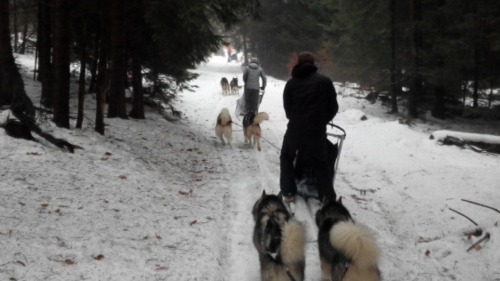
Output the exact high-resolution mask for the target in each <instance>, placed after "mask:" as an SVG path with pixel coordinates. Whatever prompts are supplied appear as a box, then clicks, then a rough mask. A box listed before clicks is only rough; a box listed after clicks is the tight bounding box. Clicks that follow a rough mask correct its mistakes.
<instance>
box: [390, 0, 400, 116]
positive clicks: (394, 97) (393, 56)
mask: <svg viewBox="0 0 500 281" xmlns="http://www.w3.org/2000/svg"><path fill="white" fill-rule="evenodd" d="M389 6H390V7H389V10H390V13H391V27H390V28H391V113H398V96H397V94H398V89H397V86H398V85H397V84H396V0H390V3H389Z"/></svg>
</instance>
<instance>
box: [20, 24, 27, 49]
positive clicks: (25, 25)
mask: <svg viewBox="0 0 500 281" xmlns="http://www.w3.org/2000/svg"><path fill="white" fill-rule="evenodd" d="M27 37H28V23H27V22H26V23H25V24H24V28H23V42H22V43H21V46H20V47H19V53H20V54H23V55H24V53H26V40H27V39H28V38H27Z"/></svg>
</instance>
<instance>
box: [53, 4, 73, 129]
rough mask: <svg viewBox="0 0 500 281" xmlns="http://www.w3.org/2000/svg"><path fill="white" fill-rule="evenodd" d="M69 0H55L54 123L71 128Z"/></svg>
mask: <svg viewBox="0 0 500 281" xmlns="http://www.w3.org/2000/svg"><path fill="white" fill-rule="evenodd" d="M69 1H70V0H53V1H52V5H53V9H54V20H53V38H52V39H53V60H54V64H53V72H52V74H53V80H52V81H53V92H54V100H53V101H54V123H55V124H56V125H57V126H58V127H64V128H68V129H69V83H70V73H69V72H70V69H69V64H70V33H69V28H68V27H69V24H68V22H69V8H70V7H69Z"/></svg>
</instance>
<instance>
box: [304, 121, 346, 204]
mask: <svg viewBox="0 0 500 281" xmlns="http://www.w3.org/2000/svg"><path fill="white" fill-rule="evenodd" d="M329 125H330V126H331V128H332V129H333V130H334V131H333V132H328V133H327V139H328V142H327V153H328V168H329V169H331V171H332V173H331V176H332V178H331V181H332V182H333V186H334V187H335V176H336V175H337V168H338V165H339V161H340V152H341V151H342V145H343V143H344V139H345V138H346V132H345V130H344V129H342V128H341V127H339V126H337V125H335V124H333V123H330V124H329ZM294 174H295V183H296V184H297V194H298V195H299V196H301V197H302V198H304V199H305V200H308V199H309V198H314V199H318V200H319V195H318V185H317V179H316V175H315V171H314V169H313V168H312V167H311V161H310V160H309V159H308V158H307V155H304V153H302V154H301V152H300V151H299V152H298V153H297V158H296V160H295V166H294Z"/></svg>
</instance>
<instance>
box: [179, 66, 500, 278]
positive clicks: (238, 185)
mask: <svg viewBox="0 0 500 281" xmlns="http://www.w3.org/2000/svg"><path fill="white" fill-rule="evenodd" d="M197 72H198V73H199V74H200V77H199V81H200V83H203V84H204V85H209V88H208V89H207V88H206V87H202V88H200V91H198V92H196V93H195V94H191V93H187V94H184V95H183V97H182V100H183V106H185V109H186V110H188V108H189V111H192V112H194V115H193V116H190V117H189V120H190V124H191V125H192V126H195V127H197V129H199V130H200V131H201V132H203V134H205V135H206V136H207V138H209V139H211V140H212V141H213V144H214V145H215V146H218V147H217V151H218V152H217V153H218V154H219V155H220V159H221V163H223V165H224V167H226V168H225V170H226V171H227V173H228V178H229V182H228V183H227V184H228V185H229V193H228V196H229V199H228V200H227V202H228V203H229V205H228V212H227V214H228V217H227V218H226V219H227V221H226V222H227V223H228V224H229V226H228V229H227V235H228V241H229V246H228V251H229V253H230V255H229V256H228V259H227V261H226V262H227V263H226V273H227V274H228V275H229V277H230V278H228V279H230V280H258V261H257V255H256V251H255V249H254V248H253V245H252V243H251V233H252V227H253V221H252V218H251V216H250V210H251V207H252V205H253V203H254V202H255V200H256V199H257V198H258V197H259V196H260V194H261V192H262V190H263V189H265V190H266V192H271V193H277V192H278V191H279V185H278V183H279V151H278V149H276V148H274V147H273V146H272V145H270V144H269V143H266V142H265V141H264V142H263V143H262V148H263V149H262V152H258V151H256V150H252V149H249V148H248V147H247V146H246V145H245V144H244V143H243V136H242V133H241V132H240V131H238V130H239V129H240V128H238V127H237V126H234V127H233V129H234V130H235V131H238V132H234V133H233V138H234V145H233V149H229V148H228V147H221V146H220V143H219V141H218V140H217V139H215V135H214V132H213V127H214V124H215V118H216V116H217V114H218V113H219V112H220V110H221V109H222V108H223V107H227V108H228V109H229V110H230V112H231V113H233V112H234V107H235V105H236V99H237V97H235V96H222V95H221V90H220V85H219V81H220V79H221V78H222V76H226V77H227V78H228V79H230V78H231V77H238V78H239V81H240V84H243V83H242V82H241V81H242V78H241V73H242V69H241V67H240V66H239V65H237V64H231V63H229V64H228V63H227V62H225V61H224V59H223V58H217V57H215V58H213V59H212V60H211V61H210V62H209V63H207V64H206V65H202V66H200V68H199V69H197ZM284 84H285V82H284V81H281V80H276V79H273V78H272V77H269V79H268V87H267V88H266V96H265V97H264V101H263V103H262V104H261V107H260V111H266V112H268V113H269V114H270V120H269V121H266V122H264V123H263V124H262V128H263V136H264V138H266V139H267V140H268V141H269V142H271V143H273V144H274V145H276V146H278V147H280V146H281V140H282V137H283V134H284V132H285V129H286V123H287V120H286V117H285V114H284V111H283V107H282V90H283V87H284ZM200 100H202V102H200ZM338 100H339V104H340V111H339V114H338V115H337V117H336V118H335V120H334V121H335V123H336V124H338V125H340V126H342V127H344V128H345V129H346V130H347V134H348V136H347V139H346V141H345V143H344V149H343V151H342V154H341V158H340V165H339V170H338V174H337V178H336V187H335V188H336V192H337V195H338V196H343V197H344V200H343V202H344V204H345V205H346V206H347V207H348V208H349V209H350V211H351V212H352V214H353V216H354V218H355V219H356V220H357V221H358V222H359V223H362V224H365V225H366V226H368V227H369V228H370V229H372V231H373V232H374V233H375V235H376V237H377V239H378V241H379V245H380V247H381V248H382V259H381V263H380V268H381V270H382V273H383V276H384V279H385V280H447V279H454V278H457V276H460V277H458V279H462V278H466V279H469V280H472V279H476V280H480V279H481V280H489V279H491V278H492V277H491V276H493V275H492V273H491V272H489V271H486V272H484V273H483V272H478V271H471V270H469V266H470V267H476V266H478V264H480V263H485V264H488V261H487V259H481V258H480V257H478V259H479V260H478V261H472V260H470V259H468V258H467V256H466V253H465V251H464V250H463V249H462V248H464V247H465V246H463V244H464V243H465V244H466V245H470V244H472V241H467V240H464V236H463V232H465V231H468V230H470V229H471V228H473V227H471V226H470V225H468V222H464V221H463V220H462V219H454V217H455V216H454V215H453V214H452V213H450V212H449V210H448V208H449V207H451V206H459V207H460V208H461V209H463V210H468V211H469V212H470V213H474V212H475V211H477V208H474V207H471V206H470V205H465V206H464V205H463V204H461V203H460V199H461V198H476V199H477V200H479V201H481V202H488V198H490V197H491V196H495V194H496V193H497V191H495V189H496V188H498V187H499V184H498V182H499V181H498V179H500V178H498V177H497V178H496V180H495V178H494V177H491V169H493V167H494V166H495V165H496V164H495V163H496V161H495V158H491V157H490V158H486V159H485V157H484V156H481V155H479V154H477V153H474V152H471V151H462V154H458V156H457V154H455V152H456V148H455V147H441V146H437V145H436V144H435V142H434V141H432V140H429V139H428V134H427V132H429V131H431V130H432V125H425V124H419V125H417V126H416V127H414V128H409V127H407V126H403V125H400V124H398V123H397V122H396V121H395V120H394V119H392V118H391V117H389V116H388V118H384V117H382V118H378V117H375V116H383V113H382V112H383V109H382V108H381V107H380V105H370V104H368V103H366V102H364V101H359V100H356V99H351V98H345V99H344V98H342V97H341V96H338ZM361 110H362V111H361ZM371 113H373V114H371ZM363 114H366V115H367V117H368V120H367V121H361V118H360V117H361V116H362V115H363ZM207 116H211V118H208V119H207ZM233 120H234V121H236V122H238V120H236V118H235V116H233ZM448 155H451V156H448ZM457 171H462V172H458V173H459V174H462V175H463V176H461V177H457V176H456V175H457ZM472 175H474V176H472ZM464 183H465V184H464ZM298 205H300V204H298ZM299 207H300V206H299ZM304 209H305V207H304V206H302V207H301V210H302V211H303V210H304ZM481 211H482V212H481V216H487V218H488V220H486V221H490V222H491V221H493V222H494V221H495V220H494V217H493V214H491V213H488V212H484V210H481ZM297 217H298V218H299V219H302V220H303V222H304V223H305V224H306V225H308V232H309V233H308V240H309V241H310V243H308V245H307V266H306V280H318V279H319V276H320V270H319V261H318V251H317V245H316V243H315V239H314V238H315V236H316V233H314V232H315V228H314V225H312V227H311V224H313V223H314V222H311V221H307V217H306V216H304V215H303V214H297ZM443 225H444V226H443ZM492 226H493V225H492V224H489V223H486V224H483V225H482V227H483V228H485V229H488V230H489V231H490V232H491V231H493V232H498V231H499V230H498V228H495V227H493V229H491V228H492ZM313 239H314V240H313ZM457 244H458V245H462V246H461V248H460V250H458V251H457V248H456V245H457ZM428 250H429V251H430V253H431V254H426V252H427V251H428ZM486 256H487V255H486ZM458 262H460V263H464V264H465V266H462V267H458V266H456V264H457V263H458ZM487 267H489V266H487ZM493 274H498V273H493Z"/></svg>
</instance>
